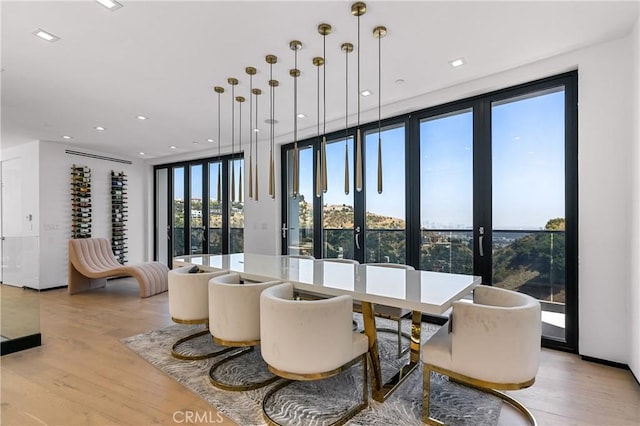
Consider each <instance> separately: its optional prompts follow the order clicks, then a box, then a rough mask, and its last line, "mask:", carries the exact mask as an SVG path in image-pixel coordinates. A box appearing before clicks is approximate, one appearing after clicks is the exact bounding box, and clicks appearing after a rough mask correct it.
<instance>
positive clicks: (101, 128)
mask: <svg viewBox="0 0 640 426" xmlns="http://www.w3.org/2000/svg"><path fill="white" fill-rule="evenodd" d="M94 129H96V130H99V131H103V130H107V128H106V127H102V126H96V127H94Z"/></svg>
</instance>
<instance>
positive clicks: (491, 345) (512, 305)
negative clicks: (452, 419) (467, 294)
mask: <svg viewBox="0 0 640 426" xmlns="http://www.w3.org/2000/svg"><path fill="white" fill-rule="evenodd" d="M449 321H450V324H449V327H448V326H447V324H445V325H444V326H443V327H442V328H440V330H439V331H438V332H437V333H436V334H435V335H434V336H433V337H431V338H430V339H429V340H428V341H427V342H426V343H425V344H424V345H423V347H422V362H423V363H424V382H423V383H424V389H423V404H422V421H423V422H424V423H427V424H431V425H434V424H435V425H441V424H442V423H441V422H439V421H438V420H436V419H433V418H431V417H430V414H429V393H430V379H431V371H435V372H437V373H440V374H444V375H446V376H449V377H450V378H451V379H453V380H455V381H456V382H460V383H463V384H467V385H470V386H473V387H476V388H480V389H483V390H485V391H487V392H489V393H492V394H494V395H496V396H498V397H500V398H501V399H502V400H504V401H505V402H507V403H509V404H511V405H512V406H513V407H514V408H516V409H517V410H519V411H520V412H522V413H523V414H524V415H525V416H526V417H527V418H528V420H529V421H530V422H531V424H533V425H535V424H536V421H535V418H534V417H533V415H532V414H531V412H530V411H529V410H527V408H526V407H524V406H523V405H522V404H521V403H520V402H518V401H516V400H515V399H513V398H512V397H511V396H509V395H507V394H505V393H503V392H499V391H498V390H516V389H522V388H526V387H529V386H531V385H532V384H533V382H534V381H535V377H536V374H537V371H538V364H539V356H540V335H541V322H540V302H538V301H537V300H536V299H534V298H533V297H531V296H528V295H526V294H522V293H517V292H515V291H510V290H505V289H501V288H496V287H489V286H478V287H476V289H475V291H474V294H473V303H466V302H462V301H458V302H454V303H453V310H452V313H451V317H450V319H449Z"/></svg>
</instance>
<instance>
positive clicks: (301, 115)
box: [298, 113, 306, 118]
mask: <svg viewBox="0 0 640 426" xmlns="http://www.w3.org/2000/svg"><path fill="white" fill-rule="evenodd" d="M305 117H306V115H304V114H303V113H300V114H298V118H305Z"/></svg>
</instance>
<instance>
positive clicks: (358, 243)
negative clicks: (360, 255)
mask: <svg viewBox="0 0 640 426" xmlns="http://www.w3.org/2000/svg"><path fill="white" fill-rule="evenodd" d="M355 231H356V232H355V235H354V238H355V240H356V248H357V249H358V250H360V227H359V226H356V229H355Z"/></svg>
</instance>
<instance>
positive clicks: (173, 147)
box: [169, 145, 177, 149]
mask: <svg viewBox="0 0 640 426" xmlns="http://www.w3.org/2000/svg"><path fill="white" fill-rule="evenodd" d="M169 148H171V149H176V148H177V146H175V145H170V146H169Z"/></svg>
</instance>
